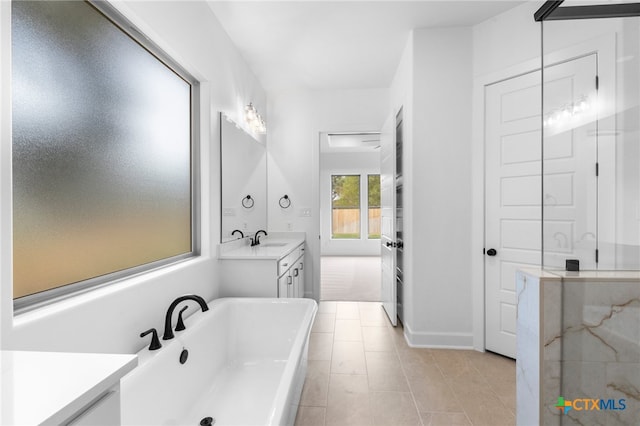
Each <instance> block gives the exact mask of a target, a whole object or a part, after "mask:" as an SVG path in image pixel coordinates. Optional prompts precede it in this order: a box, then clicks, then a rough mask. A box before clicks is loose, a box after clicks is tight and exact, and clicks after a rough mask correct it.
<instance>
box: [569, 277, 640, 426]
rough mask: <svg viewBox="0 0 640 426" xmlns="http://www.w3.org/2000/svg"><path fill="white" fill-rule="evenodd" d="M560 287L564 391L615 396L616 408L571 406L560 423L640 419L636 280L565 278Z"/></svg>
mask: <svg viewBox="0 0 640 426" xmlns="http://www.w3.org/2000/svg"><path fill="white" fill-rule="evenodd" d="M562 293H563V294H562V312H563V313H562V321H563V326H562V365H561V369H562V395H563V396H564V397H565V398H567V399H572V398H592V399H604V400H613V401H614V402H615V405H614V407H616V408H618V409H608V410H592V411H577V410H569V412H568V413H567V415H566V416H562V424H564V425H574V424H575V425H582V424H602V425H605V424H606V425H636V424H638V421H639V420H638V419H640V284H639V283H638V282H637V281H626V282H625V281H614V282H597V281H582V280H581V281H571V280H567V279H564V280H563V285H562ZM620 400H624V405H625V409H624V410H622V409H620V408H622V405H621V403H620Z"/></svg>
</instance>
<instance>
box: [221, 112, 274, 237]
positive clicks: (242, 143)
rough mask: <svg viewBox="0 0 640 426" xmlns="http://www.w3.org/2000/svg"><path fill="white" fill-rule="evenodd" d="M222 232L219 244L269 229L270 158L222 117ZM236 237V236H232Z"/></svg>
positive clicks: (242, 132) (262, 147)
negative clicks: (268, 162)
mask: <svg viewBox="0 0 640 426" xmlns="http://www.w3.org/2000/svg"><path fill="white" fill-rule="evenodd" d="M220 141H221V143H220V150H221V155H220V162H221V164H220V170H221V187H222V191H221V194H222V195H221V197H222V200H221V208H222V214H221V218H222V219H221V232H220V242H222V243H224V242H227V241H232V240H235V239H237V238H239V237H240V233H238V232H235V233H234V232H233V231H235V230H240V231H241V232H242V234H244V236H249V235H253V234H255V232H256V231H258V230H259V229H267V155H266V147H265V145H264V144H263V143H261V142H259V141H257V140H256V139H254V138H253V137H252V136H251V135H250V134H248V133H247V132H245V131H244V130H243V129H242V128H240V126H238V125H236V123H234V122H233V121H232V120H231V119H229V118H228V117H227V116H226V115H224V114H223V113H220ZM232 233H233V235H232Z"/></svg>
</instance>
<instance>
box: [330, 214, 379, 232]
mask: <svg viewBox="0 0 640 426" xmlns="http://www.w3.org/2000/svg"><path fill="white" fill-rule="evenodd" d="M331 228H332V234H333V235H336V234H348V235H353V234H359V233H360V209H333V211H332V222H331ZM369 234H370V235H380V209H379V208H377V209H369Z"/></svg>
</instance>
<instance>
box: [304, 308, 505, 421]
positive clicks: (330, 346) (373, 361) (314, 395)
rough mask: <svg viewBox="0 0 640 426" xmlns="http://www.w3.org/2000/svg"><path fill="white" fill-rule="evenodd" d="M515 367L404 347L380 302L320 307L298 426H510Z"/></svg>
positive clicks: (491, 357) (474, 355) (485, 356)
mask: <svg viewBox="0 0 640 426" xmlns="http://www.w3.org/2000/svg"><path fill="white" fill-rule="evenodd" d="M515 381H516V379H515V361H513V360H510V359H507V358H503V357H501V356H499V355H495V354H491V353H481V352H476V351H462V350H448V349H415V348H410V347H409V346H407V344H406V342H405V340H404V337H403V335H402V328H401V327H397V328H394V327H391V325H390V324H389V321H388V320H387V318H386V317H385V314H384V312H383V310H382V307H381V305H380V303H375V302H327V301H323V302H321V303H320V306H319V309H318V314H317V316H316V320H315V323H314V325H313V329H312V332H311V338H310V342H309V364H308V370H307V378H306V381H305V385H304V388H303V391H302V397H301V401H300V408H299V410H298V416H297V418H296V425H297V426H302V425H327V426H329V425H341V426H342V425H345V426H346V425H390V426H391V425H393V426H401V425H424V426H430V425H433V426H435V425H490V426H502V425H514V424H515V394H516V392H515Z"/></svg>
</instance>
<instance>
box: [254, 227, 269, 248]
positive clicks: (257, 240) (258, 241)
mask: <svg viewBox="0 0 640 426" xmlns="http://www.w3.org/2000/svg"><path fill="white" fill-rule="evenodd" d="M260 233H262V234H264V236H265V237H266V236H267V231H265V230H264V229H261V230H259V231H258V232H256V235H254V237H253V242H254V244H253V245H255V246H257V245H258V244H260Z"/></svg>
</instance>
